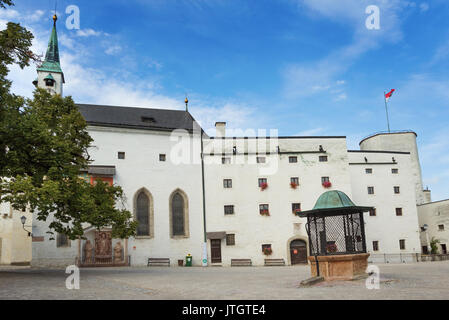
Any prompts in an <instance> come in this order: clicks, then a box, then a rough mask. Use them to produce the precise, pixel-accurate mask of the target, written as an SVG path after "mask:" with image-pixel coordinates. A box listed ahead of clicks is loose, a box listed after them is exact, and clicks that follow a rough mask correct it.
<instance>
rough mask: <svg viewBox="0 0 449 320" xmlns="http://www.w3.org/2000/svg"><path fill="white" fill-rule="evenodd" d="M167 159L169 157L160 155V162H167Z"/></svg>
mask: <svg viewBox="0 0 449 320" xmlns="http://www.w3.org/2000/svg"><path fill="white" fill-rule="evenodd" d="M166 159H167V156H166V155H165V154H162V153H161V154H160V155H159V161H165V160H166Z"/></svg>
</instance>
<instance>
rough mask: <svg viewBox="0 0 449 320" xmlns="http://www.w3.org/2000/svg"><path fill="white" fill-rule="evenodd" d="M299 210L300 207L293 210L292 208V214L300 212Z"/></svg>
mask: <svg viewBox="0 0 449 320" xmlns="http://www.w3.org/2000/svg"><path fill="white" fill-rule="evenodd" d="M300 212H301V209H295V210H293V214H296V213H300Z"/></svg>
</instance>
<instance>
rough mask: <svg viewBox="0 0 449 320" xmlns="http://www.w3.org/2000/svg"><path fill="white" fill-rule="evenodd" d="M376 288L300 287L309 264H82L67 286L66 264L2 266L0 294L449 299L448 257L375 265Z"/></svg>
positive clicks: (26, 296) (343, 285) (41, 296)
mask: <svg viewBox="0 0 449 320" xmlns="http://www.w3.org/2000/svg"><path fill="white" fill-rule="evenodd" d="M379 268H380V273H381V282H380V289H379V290H368V289H366V287H365V280H358V281H351V282H330V283H321V284H318V285H316V286H314V287H311V288H298V285H299V283H300V281H301V280H304V279H306V278H308V277H309V276H310V270H309V267H308V266H294V267H236V268H221V267H209V268H201V267H193V268H185V267H184V268H179V267H172V268H163V267H151V268H97V269H81V273H80V279H81V280H80V289H79V290H68V289H66V287H65V280H66V277H67V276H68V274H66V273H65V270H62V269H60V270H55V269H53V270H48V269H31V268H26V267H25V268H24V267H22V268H11V267H5V266H3V267H0V299H3V300H4V299H25V300H26V299H207V300H213V299H231V300H233V299H250V300H253V299H256V300H259V299H294V300H303V299H449V261H441V262H427V263H415V264H391V265H388V264H385V265H379Z"/></svg>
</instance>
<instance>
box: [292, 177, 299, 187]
mask: <svg viewBox="0 0 449 320" xmlns="http://www.w3.org/2000/svg"><path fill="white" fill-rule="evenodd" d="M290 183H294V184H296V185H297V186H299V178H298V177H291V178H290Z"/></svg>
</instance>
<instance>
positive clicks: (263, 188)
mask: <svg viewBox="0 0 449 320" xmlns="http://www.w3.org/2000/svg"><path fill="white" fill-rule="evenodd" d="M266 188H268V183H265V182H264V183H262V184H261V185H260V189H261V190H265V189H266Z"/></svg>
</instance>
